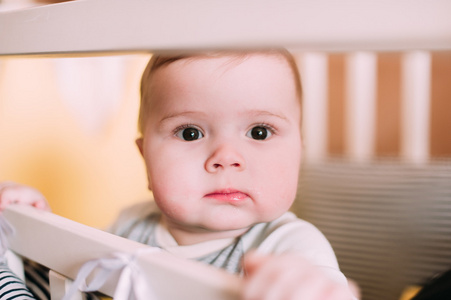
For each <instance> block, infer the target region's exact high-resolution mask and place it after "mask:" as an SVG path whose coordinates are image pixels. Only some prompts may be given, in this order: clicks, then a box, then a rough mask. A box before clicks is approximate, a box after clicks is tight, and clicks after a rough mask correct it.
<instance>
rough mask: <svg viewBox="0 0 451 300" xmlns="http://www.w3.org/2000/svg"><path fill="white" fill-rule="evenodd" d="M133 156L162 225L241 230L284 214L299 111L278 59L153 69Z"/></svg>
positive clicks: (294, 173)
mask: <svg viewBox="0 0 451 300" xmlns="http://www.w3.org/2000/svg"><path fill="white" fill-rule="evenodd" d="M150 84H151V85H150V93H151V94H150V97H151V99H152V103H151V105H150V106H151V107H150V111H149V114H148V118H147V121H146V123H145V134H144V136H143V140H142V147H141V151H142V154H143V156H144V160H145V163H146V167H147V173H148V178H149V188H150V189H151V190H152V191H153V194H154V197H155V201H156V203H157V205H158V206H159V207H160V209H161V210H162V212H163V214H164V216H165V218H166V221H167V223H168V224H169V225H173V226H178V228H184V229H186V230H190V231H191V232H195V231H196V230H199V231H202V230H204V231H205V230H207V231H211V232H221V233H224V232H227V231H234V230H235V231H236V230H241V229H243V230H245V229H247V228H249V227H250V226H252V225H253V224H256V223H260V222H266V221H271V220H274V219H275V218H277V217H279V216H280V215H282V214H283V213H284V212H286V211H287V210H288V209H289V207H290V206H291V204H292V202H293V200H294V198H295V195H296V189H297V180H298V171H299V166H300V159H301V133H300V113H301V112H300V104H299V100H298V99H297V96H296V89H295V84H294V77H293V75H292V72H291V70H290V68H289V66H288V63H287V62H286V61H285V60H284V59H283V58H281V57H278V56H268V55H253V56H250V57H248V58H246V59H244V60H241V59H240V58H233V57H219V58H194V59H183V60H179V61H176V62H174V63H171V64H169V65H167V66H164V67H162V68H161V69H159V70H157V71H156V73H155V74H154V77H153V79H152V82H151V83H150Z"/></svg>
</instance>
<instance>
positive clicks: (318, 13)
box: [0, 0, 451, 300]
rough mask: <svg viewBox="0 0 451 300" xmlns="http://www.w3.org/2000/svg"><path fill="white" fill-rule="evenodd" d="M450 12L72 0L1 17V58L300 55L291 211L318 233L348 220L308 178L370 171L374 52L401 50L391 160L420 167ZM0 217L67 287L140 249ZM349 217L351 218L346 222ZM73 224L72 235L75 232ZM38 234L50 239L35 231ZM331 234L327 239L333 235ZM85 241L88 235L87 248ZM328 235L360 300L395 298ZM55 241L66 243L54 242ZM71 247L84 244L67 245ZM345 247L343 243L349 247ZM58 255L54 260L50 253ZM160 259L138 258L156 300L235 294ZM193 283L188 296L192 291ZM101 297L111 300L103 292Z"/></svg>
mask: <svg viewBox="0 0 451 300" xmlns="http://www.w3.org/2000/svg"><path fill="white" fill-rule="evenodd" d="M449 12H451V2H449V1H447V0H430V1H424V0H409V1H406V0H397V1H393V0H380V1H359V0H345V1H333V0H328V1H327V0H319V1H318V0H317V1H309V0H302V1H290V0H250V1H220V0H213V1H211V0H210V1H206V0H195V1H178V2H175V1H151V0H78V1H73V2H67V3H61V4H55V5H47V6H42V7H36V8H31V9H26V10H21V11H14V12H8V13H2V14H1V15H0V56H11V57H14V56H25V57H26V56H33V57H36V56H74V55H75V56H79V55H81V56H86V55H115V54H122V53H141V52H146V53H148V52H151V53H152V52H167V51H170V52H178V51H179V52H183V51H197V50H206V49H231V48H232V49H243V48H246V49H247V48H259V47H273V46H283V47H286V48H288V49H289V50H291V51H293V52H294V53H296V54H298V56H299V61H300V66H301V74H302V77H303V88H304V100H303V101H304V107H303V109H304V110H303V120H304V125H303V126H304V142H305V161H306V166H307V167H306V168H305V172H304V174H305V177H302V178H301V180H302V182H301V188H300V189H301V198H302V194H303V193H306V194H307V195H308V196H307V197H310V198H309V199H307V200H309V201H305V203H306V204H299V205H297V206H295V208H294V209H295V210H297V212H298V213H299V214H300V215H301V216H302V215H304V216H305V217H306V218H310V219H311V220H312V221H313V222H314V223H317V221H318V222H319V223H320V225H321V226H324V230H325V231H327V230H328V228H329V227H328V226H330V227H336V225H337V222H338V224H341V223H346V220H349V219H350V218H351V219H352V216H350V215H349V214H348V212H344V213H342V214H341V211H340V209H343V208H342V207H339V208H336V207H334V206H333V205H332V206H330V208H329V210H328V209H327V203H326V204H325V202H324V201H323V202H317V201H316V200H315V201H316V202H315V201H313V200H314V199H316V198H315V191H314V188H315V187H316V186H315V185H312V184H310V185H309V182H308V178H310V175H312V174H313V175H314V176H317V177H313V178H319V179H318V182H324V177H325V176H326V175H327V176H328V175H330V174H331V170H340V171H338V172H337V177H342V174H343V172H342V171H343V170H347V169H349V167H350V166H351V167H353V168H358V169H359V170H363V171H359V172H357V173H356V174H357V175H356V176H365V173H366V172H365V170H366V169H365V168H367V167H368V165H365V163H367V162H369V161H370V162H372V161H373V159H374V157H375V153H374V139H375V133H374V123H375V114H374V110H375V109H374V107H375V96H374V95H375V74H376V72H377V70H376V67H375V62H376V59H377V58H376V57H377V54H376V53H377V52H387V51H396V52H403V53H404V54H403V63H402V64H403V67H402V69H403V71H402V91H403V92H402V101H403V109H402V111H403V118H402V119H403V125H402V135H401V140H402V143H401V157H402V161H403V162H406V163H408V164H409V166H414V168H415V166H416V167H421V166H424V165H426V164H428V162H429V151H428V143H429V136H428V132H429V130H428V128H429V127H428V126H429V105H430V104H429V101H430V99H429V87H430V76H429V72H430V54H429V52H430V51H445V50H446V51H449V50H451V18H450V17H449V14H450V13H449ZM337 52H340V53H347V59H346V61H347V63H346V64H347V70H348V72H347V76H346V81H347V87H348V88H347V91H348V93H347V103H348V104H347V114H346V115H347V118H346V132H347V135H346V136H347V139H346V157H347V160H346V161H345V162H344V163H343V162H342V161H339V162H338V163H337V162H336V161H333V162H332V163H330V161H329V160H328V154H327V145H326V144H327V142H326V141H327V135H328V132H327V126H326V124H327V116H326V114H327V94H326V90H327V86H328V82H327V55H328V54H329V53H337ZM439 165H440V164H439ZM446 165H447V164H445V168H446ZM439 168H440V167H439ZM378 170H379V171H377V172H379V173H380V174H381V175H380V176H382V177H384V176H385V175H384V174H387V173H384V172H390V171H387V169H383V167H382V169H378ZM409 172H412V169H410V168H407V171H406V173H403V174H409ZM447 172H448V171H445V172H444V173H445V178H448V177H446V176H448V175H449V174H450V173H449V172H448V173H447ZM332 173H333V172H332ZM318 174H319V175H318ZM325 174H326V175H325ZM390 174H394V173H390ZM354 175H355V174H354ZM354 175H353V176H354ZM327 176H326V177H327ZM426 176H429V175H426ZM352 178H355V177H352ZM445 180H446V179H445ZM306 182H307V183H306ZM332 182H333V181H332ZM333 185H334V182H333V184H332V186H333ZM312 186H313V187H314V188H313V192H312ZM319 186H320V188H321V187H322V186H321V185H319ZM305 187H307V188H305ZM329 187H330V185H329ZM363 187H365V186H363ZM348 188H349V189H352V187H348ZM334 193H336V191H335V190H332V192H331V194H334ZM326 198H327V197H326ZM303 200H304V199H303ZM326 202H327V201H326ZM332 202H333V201H332ZM388 202H389V201H388ZM448 202H449V201H448ZM448 202H447V203H446V207H448ZM318 203H320V204H321V205H324V207H326V208H325V209H324V210H323V211H321V213H320V214H318V213H317V212H318V211H320V210H319V209H318ZM360 204H361V203H360ZM373 204H374V203H373ZM398 204H399V205H398V206H396V208H400V209H401V210H402V209H403V207H405V206H406V205H407V206H408V205H410V204H411V203H410V202H399V203H398ZM421 205H422V204H421ZM421 205H420V206H421ZM374 207H376V206H371V205H367V206H365V205H363V206H359V205H356V204H355V203H354V204H353V206H351V207H348V208H349V209H357V210H356V211H357V212H358V213H359V214H361V213H363V214H364V213H365V209H374ZM377 207H378V208H380V206H377ZM387 207H390V206H387ZM407 211H409V210H407ZM328 214H330V215H336V214H341V215H340V216H341V219H340V218H339V221H337V219H336V218H335V219H333V218H332V219H330V218H328V217H330V215H328ZM383 215H384V214H382V216H383ZM401 215H402V216H403V217H406V218H408V217H409V214H407V215H406V213H405V212H403V213H402V214H400V215H390V216H391V217H390V218H393V219H397V218H398V217H399V216H401ZM6 216H7V218H8V219H9V220H10V221H11V223H13V225H14V227H16V228H17V237H22V238H23V236H27V240H28V239H34V238H36V240H41V239H43V240H45V241H48V243H49V244H51V249H52V250H51V251H52V255H49V252H48V251H49V250H48V248H47V242H46V243H42V242H41V243H33V245H42V246H43V248H42V249H40V248H39V247H33V248H30V247H29V246H28V245H27V244H26V243H25V242H24V240H25V239H23V240H22V239H20V238H14V239H12V241H11V242H12V249H13V250H14V251H16V252H18V253H20V254H22V255H24V256H27V257H29V258H31V259H33V260H37V261H38V262H41V263H43V264H45V265H47V266H48V267H50V268H51V269H53V270H54V271H55V272H57V273H60V274H62V275H64V276H66V277H68V278H72V279H73V278H74V276H75V274H76V272H77V270H78V268H79V267H80V266H81V264H82V263H83V262H85V261H87V260H89V259H94V258H100V257H103V256H105V255H108V254H110V253H111V252H117V251H121V252H126V253H134V251H135V250H136V249H137V248H139V247H142V246H141V245H138V244H135V243H132V242H130V241H125V240H122V239H120V238H117V237H112V236H109V235H108V234H105V233H101V232H98V231H96V230H92V229H90V228H85V227H83V226H80V225H79V224H74V223H72V222H71V221H67V220H63V219H61V218H59V217H56V216H53V215H50V214H45V213H44V214H42V213H37V212H34V211H28V210H23V209H19V208H11V209H10V210H8V211H7V212H6ZM340 216H339V217H340ZM356 216H357V214H356V215H354V217H356ZM360 216H361V215H360ZM379 217H381V215H376V217H375V218H379ZM356 218H357V217H356ZM331 220H332V221H331ZM340 222H341V223H340ZM60 223H64V224H65V225H64V227H61V228H60V225H59V224H60ZM66 223H67V224H66ZM34 224H37V225H36V226H35V225H34ZM402 224H404V225H405V223H402ZM397 225H399V224H398V223H397ZM445 225H448V223H446V224H445ZM321 226H320V228H321ZM356 226H359V224H356ZM79 227H80V228H81V229H78V228H79ZM42 228H44V229H45V232H52V234H51V235H49V234H43V233H42ZM32 230H33V231H32ZM34 230H36V232H35V231H34ZM79 230H80V231H79ZM346 230H348V231H352V228H350V227H349V226H348V227H346V228H345V231H346ZM336 233H337V232H333V231H331V232H330V234H331V235H334V234H336ZM384 234H385V233H384ZM376 235H377V234H376ZM376 235H375V236H376ZM93 236H95V237H98V238H95V239H93V238H92V237H93ZM327 236H328V237H329V238H331V240H332V242H333V244H334V242H335V241H336V243H337V244H338V246H339V248H340V247H341V249H343V250H340V251H341V252H339V253H338V254H339V255H338V258H339V262H340V255H343V257H344V259H343V261H345V262H346V263H347V264H348V265H349V266H350V267H348V269H349V270H351V272H353V273H352V274H351V275H349V274H346V275H348V276H351V277H352V278H354V279H356V280H357V282H358V283H359V284H361V286H362V287H363V299H364V300H366V299H368V300H370V299H381V298H380V297H384V299H396V298H393V297H395V296H396V293H398V292H399V288H400V287H399V286H397V287H396V288H392V287H390V288H389V289H388V291H387V290H383V287H384V286H387V285H390V284H391V283H392V282H387V281H384V280H381V278H375V277H374V276H380V275H382V276H383V272H382V273H376V275H375V274H370V273H371V272H370V273H368V272H367V273H365V270H364V267H359V268H357V267H356V268H353V266H354V265H360V266H365V263H364V262H365V261H371V259H368V257H363V258H362V257H360V258H359V257H356V256H350V257H349V255H350V254H349V253H352V251H348V252H346V249H348V248H349V247H351V248H352V243H353V242H355V239H352V238H349V237H345V238H344V240H345V242H344V243H342V242H343V241H342V240H341V241H340V239H343V235H342V233H338V234H337V235H336V238H335V239H334V236H332V237H330V236H329V235H327ZM354 238H355V237H354ZM358 238H359V237H357V239H358ZM62 239H64V241H65V242H64V243H61V242H60V240H62ZM74 243H75V244H82V245H84V247H82V248H80V247H75V246H74ZM340 243H341V244H340ZM348 243H351V245H347V244H348ZM85 245H86V247H85ZM447 245H448V244H447ZM372 246H373V247H377V246H380V245H372ZM59 247H61V248H59ZM347 247H348V248H347ZM57 249H60V250H57ZM88 249H89V250H88ZM59 251H61V253H62V254H61V253H59V254H56V253H58V252H59ZM67 251H70V252H67ZM59 255H62V256H61V257H62V258H61V259H60V258H58V257H60V256H59ZM157 255H158V258H156V259H155V257H154V256H157ZM347 255H348V256H347ZM68 256H70V257H71V258H70V260H67V259H63V258H64V257H68ZM159 256H161V259H160V257H159ZM163 256H164V255H163V254H161V253H157V254H147V255H144V256H143V257H142V260H143V262H144V264H146V265H145V270H146V271H145V272H146V276H148V278H151V279H152V280H156V279H155V278H157V277H158V276H156V277H155V272H154V271H155V270H156V269H155V268H160V267H161V268H162V269H161V270H164V271H161V272H168V275H167V277H166V276H165V277H164V278H161V277H160V279H162V281H161V282H162V283H161V285H160V281H158V282H159V283H158V284H157V288H156V291H157V293H158V296H159V298H161V299H174V297H178V296H179V295H183V296H184V299H198V298H203V299H206V297H207V298H214V299H234V298H235V297H236V295H237V293H238V289H239V285H240V281H239V280H238V279H237V278H236V277H234V276H230V275H228V274H225V273H223V272H221V271H217V270H212V269H211V268H208V267H204V266H198V265H197V264H193V263H190V262H186V263H183V264H182V265H183V267H180V268H174V267H173V265H171V264H170V263H169V262H166V260H165V259H164V257H163ZM140 259H141V258H140ZM393 259H394V260H396V259H398V257H397V256H396V257H394V258H393ZM358 260H360V261H358ZM392 261H393V260H392ZM392 261H390V262H392ZM445 261H447V262H448V260H445ZM362 262H363V263H362ZM367 266H368V265H367ZM373 266H374V265H371V267H373ZM344 267H345V268H344V269H346V268H347V267H346V266H344ZM187 269H193V270H194V269H196V270H198V272H195V271H192V272H186V270H187ZM159 272H160V271H159ZM160 274H161V273H160ZM169 274H170V275H169ZM368 274H370V275H373V277H372V276H369V275H368ZM175 277H177V278H179V279H177V282H180V289H170V288H169V289H168V288H160V287H164V280H166V278H171V279H170V280H171V281H172V280H176V279H174V278H175ZM56 278H58V276H56V275H55V276H54V279H55V280H56ZM183 278H186V279H183ZM416 279H418V278H416ZM55 280H54V281H55ZM56 282H58V280H56ZM154 282H155V281H154ZM414 283H417V282H409V281H406V280H401V281H400V283H399V284H414ZM177 285H179V283H177ZM60 286H61V285H58V284H57V285H56V286H55V288H53V290H54V291H56V293H60V292H61V290H60ZM194 286H196V288H193V287H194ZM376 286H377V288H376ZM366 289H368V290H374V289H378V292H374V291H371V292H369V293H366ZM102 291H103V292H105V293H106V294H109V295H112V294H113V289H112V288H111V286H110V287H109V288H107V289H106V290H102ZM173 293H176V294H173ZM178 293H180V294H178ZM384 293H387V294H386V295H384ZM394 295H395V296H394ZM55 297H58V296H55ZM378 297H379V298H378Z"/></svg>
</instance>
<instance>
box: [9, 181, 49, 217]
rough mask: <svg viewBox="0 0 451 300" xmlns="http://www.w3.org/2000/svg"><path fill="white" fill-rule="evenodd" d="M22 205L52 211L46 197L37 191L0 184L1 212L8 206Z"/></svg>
mask: <svg viewBox="0 0 451 300" xmlns="http://www.w3.org/2000/svg"><path fill="white" fill-rule="evenodd" d="M14 203H20V204H27V205H31V206H34V207H36V208H38V209H42V210H47V211H50V206H49V205H48V203H47V201H46V200H45V197H44V196H43V195H42V194H41V193H40V192H39V191H38V190H36V189H34V188H31V187H28V186H25V185H20V184H18V183H15V182H11V181H5V182H1V183H0V212H2V211H3V210H4V209H5V208H6V207H7V206H8V205H10V204H14Z"/></svg>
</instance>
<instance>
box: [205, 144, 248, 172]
mask: <svg viewBox="0 0 451 300" xmlns="http://www.w3.org/2000/svg"><path fill="white" fill-rule="evenodd" d="M245 168H246V165H245V160H244V157H243V156H242V154H241V153H240V151H239V149H237V148H236V147H233V146H231V145H229V144H223V145H221V146H219V147H218V148H217V149H215V151H214V152H213V153H212V155H211V156H210V157H209V158H208V159H207V161H206V162H205V169H206V170H207V172H210V173H215V172H218V171H219V170H225V169H233V170H236V171H243V170H244V169H245Z"/></svg>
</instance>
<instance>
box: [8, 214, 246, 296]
mask: <svg viewBox="0 0 451 300" xmlns="http://www.w3.org/2000/svg"><path fill="white" fill-rule="evenodd" d="M4 216H5V218H6V219H7V220H8V222H9V223H10V224H11V225H12V226H13V228H14V230H15V234H14V235H13V236H11V237H10V238H9V242H10V248H11V249H12V250H13V251H14V252H16V253H18V254H20V255H22V256H25V257H27V258H29V259H31V260H33V261H36V262H38V263H40V264H42V265H44V266H46V267H48V268H50V269H51V270H53V271H55V272H57V273H59V274H62V275H63V276H65V277H67V278H70V279H74V278H75V277H76V275H77V273H78V271H79V269H80V267H81V266H82V265H83V264H84V263H85V262H87V261H90V260H94V259H99V258H107V257H111V255H112V254H113V253H124V254H129V255H134V254H137V251H138V249H143V247H146V248H149V247H147V246H144V245H142V244H140V243H137V242H133V241H131V240H128V239H124V238H121V237H118V236H115V235H112V234H109V233H106V232H103V231H101V230H97V229H94V228H91V227H88V226H85V225H82V224H79V223H76V222H74V221H71V220H68V219H65V218H62V217H60V216H57V215H54V214H52V213H48V212H44V211H38V210H36V209H34V208H32V207H28V206H10V207H8V208H7V209H6V210H5V212H4ZM136 259H137V264H138V265H139V267H140V271H141V272H142V274H141V275H142V276H144V279H145V280H146V282H147V283H149V285H150V286H151V289H152V290H153V292H154V293H155V294H156V296H157V298H158V299H193V300H194V299H224V300H226V299H237V295H238V292H239V288H240V284H241V283H240V279H239V278H238V277H236V276H233V275H230V274H228V273H226V272H225V271H222V270H219V269H216V268H214V267H211V266H207V265H203V264H201V263H196V262H192V261H189V260H185V259H177V258H175V257H173V255H170V254H168V253H165V252H163V251H161V252H151V253H147V254H146V253H143V254H141V255H138V256H137V257H136ZM115 280H116V281H117V278H116V279H114V278H113V279H112V281H110V282H109V283H108V284H106V285H105V286H104V287H103V288H102V289H101V290H100V291H102V292H103V293H105V294H106V295H109V296H113V295H114V291H115V285H114V284H115Z"/></svg>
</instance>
